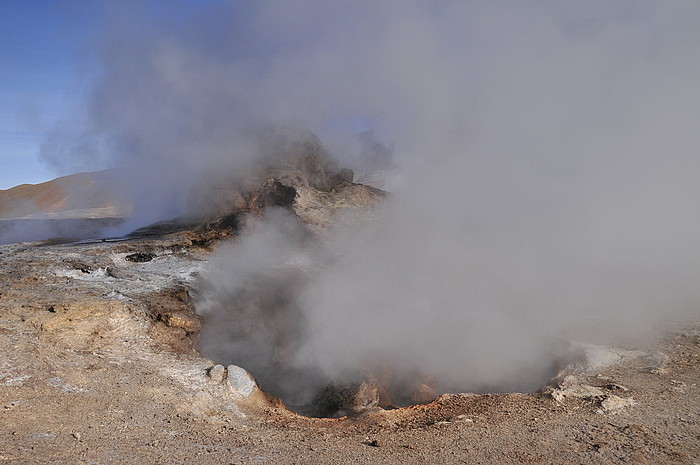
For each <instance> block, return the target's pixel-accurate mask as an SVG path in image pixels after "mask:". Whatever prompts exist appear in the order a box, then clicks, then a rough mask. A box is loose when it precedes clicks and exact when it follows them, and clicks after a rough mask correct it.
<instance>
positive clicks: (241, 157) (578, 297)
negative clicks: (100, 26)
mask: <svg viewBox="0 0 700 465" xmlns="http://www.w3.org/2000/svg"><path fill="white" fill-rule="evenodd" d="M205 10H206V11H197V12H194V13H191V14H187V15H184V14H183V17H178V18H170V20H169V21H162V22H160V23H156V24H148V25H147V26H148V27H145V26H146V25H145V24H141V23H140V22H139V21H138V20H136V21H135V22H134V21H132V18H131V17H128V19H125V17H124V16H122V17H119V18H118V19H117V20H116V21H115V24H114V27H113V29H112V32H111V33H110V36H109V37H108V40H107V44H108V46H107V47H106V51H107V53H106V57H107V60H106V62H105V63H106V65H105V66H106V69H105V75H104V78H103V79H102V81H101V82H100V85H99V87H98V91H97V92H96V94H95V99H94V100H93V113H94V118H93V122H94V127H93V128H91V133H93V134H97V135H98V136H99V137H101V138H103V139H104V140H106V141H107V142H109V143H105V144H102V145H103V146H106V147H111V151H110V156H112V157H113V159H114V160H115V162H118V164H126V165H130V166H134V167H136V168H135V169H134V172H135V173H144V172H145V173H148V174H147V175H146V176H140V175H138V174H134V176H133V178H132V181H133V183H134V186H135V187H133V188H132V191H135V192H138V196H139V198H140V199H144V198H147V199H150V200H151V202H146V203H143V206H144V207H147V208H144V209H142V212H143V213H144V215H145V216H148V217H149V218H152V219H153V217H154V216H158V215H161V216H163V215H165V214H166V213H167V214H172V213H173V211H174V210H177V209H181V208H182V205H184V200H182V201H180V200H179V199H184V198H185V197H186V193H187V192H188V191H189V189H190V187H191V186H192V185H193V184H194V183H197V182H206V180H207V179H208V177H210V176H211V173H214V172H221V171H222V170H231V171H241V170H245V169H248V166H249V165H250V163H253V160H255V157H256V154H257V152H256V150H257V149H256V147H257V145H256V141H255V137H251V134H259V133H260V132H259V131H260V128H262V127H294V128H304V129H308V130H311V131H313V132H315V133H317V134H320V135H321V137H322V138H324V140H325V141H327V143H328V144H329V146H331V147H333V148H334V149H335V151H336V155H338V156H340V157H341V158H342V157H343V156H344V149H343V145H342V143H341V142H342V140H344V139H343V138H344V137H348V136H349V135H350V134H351V132H352V131H354V130H355V129H356V127H355V126H354V125H353V124H350V123H347V122H348V121H356V120H358V119H362V120H364V121H366V122H367V123H369V124H370V125H371V126H372V127H373V128H374V130H375V132H376V134H377V135H378V137H380V138H382V139H384V140H390V141H391V142H392V143H393V147H394V151H395V153H396V154H397V157H399V159H400V163H401V164H402V165H403V168H404V174H403V177H402V183H401V185H400V186H398V187H397V188H396V190H395V191H394V192H393V194H394V195H393V196H392V198H391V200H390V201H389V202H388V203H387V205H386V206H385V207H384V210H383V212H382V218H383V221H382V223H381V225H380V226H377V225H374V226H372V227H358V228H357V229H354V230H343V231H338V232H337V233H336V234H335V236H334V238H333V240H332V243H331V245H330V246H329V247H328V249H329V250H330V251H328V250H326V251H324V252H323V253H320V252H319V256H320V257H322V258H314V260H318V261H317V262H314V263H316V264H317V265H315V266H319V267H322V271H321V272H316V273H311V274H308V275H304V276H307V278H305V279H304V280H303V281H304V283H303V286H301V288H302V289H303V292H298V293H294V295H288V296H287V297H286V298H285V302H287V304H288V311H290V312H294V314H297V313H298V314H300V315H301V316H302V319H303V321H304V328H303V330H300V331H299V332H298V333H297V332H294V334H298V335H299V337H300V339H299V340H298V341H295V343H294V344H293V346H294V351H293V352H291V354H292V359H291V360H289V361H288V363H289V366H299V367H301V366H306V367H308V368H309V370H311V371H313V372H323V373H326V375H327V376H330V377H334V376H339V375H340V374H341V373H346V372H349V371H352V370H356V369H358V367H360V366H361V365H362V364H363V363H365V361H366V360H367V359H368V358H370V359H371V358H373V357H377V355H376V354H383V355H386V356H387V357H390V358H392V359H394V360H395V363H396V364H397V365H406V366H409V367H413V368H419V369H422V370H424V371H429V372H432V373H437V374H438V375H439V376H440V377H442V379H444V380H445V382H446V383H452V384H455V385H459V386H466V387H477V388H478V387H479V386H487V387H488V386H493V385H497V384H499V383H501V382H502V381H503V380H506V381H507V380H509V379H512V377H513V373H520V374H522V371H523V370H525V371H529V372H536V371H537V369H538V368H537V367H541V366H544V365H546V364H548V363H550V362H551V360H552V355H551V354H550V353H549V346H548V343H547V342H545V341H546V336H549V335H560V334H564V333H566V332H572V331H573V329H580V328H584V327H590V328H594V329H596V330H600V329H601V328H605V329H608V330H610V332H613V333H614V332H617V331H623V330H625V329H630V328H631V329H634V330H640V329H642V328H648V327H650V326H653V325H655V324H656V323H657V322H658V320H659V319H661V318H667V317H668V316H671V317H678V316H680V315H695V316H697V312H698V310H697V309H698V303H699V302H700V290H699V289H700V287H698V286H697V282H698V280H699V278H700V247H697V238H698V237H700V209H698V207H697V205H696V203H697V202H696V199H698V198H699V194H700V188H699V187H698V186H699V185H700V184H698V182H697V180H696V177H697V173H698V172H700V170H699V168H700V157H698V149H699V148H700V135H699V134H700V133H699V132H698V131H697V128H696V125H697V121H698V119H699V116H700V114H699V113H700V93H699V92H698V91H697V83H698V82H700V49H699V48H698V47H697V44H698V43H700V29H698V27H697V25H698V24H700V6H699V5H698V3H697V2H694V1H677V2H673V3H663V4H661V3H658V2H651V1H622V2H614V3H610V2H603V1H592V2H583V3H582V2H568V1H565V2H561V1H556V2H555V1H537V2H527V3H523V2H516V1H506V2H482V1H471V2H465V1H446V2H422V1H415V2H413V1H386V2H356V1H352V2H350V1H348V2H345V1H337V2H322V1H311V0H309V1H299V2H287V1H261V2H251V3H246V4H245V5H241V4H238V3H231V4H228V3H227V4H222V3H212V4H211V5H209V6H208V8H206V9H205ZM185 17H186V18H185ZM256 137H257V136H256ZM348 151H349V150H348ZM153 172H157V176H158V181H159V182H157V183H153V182H151V180H152V174H151V173H153ZM280 222H281V223H282V224H284V223H285V221H283V220H280V221H273V222H271V223H270V224H269V225H268V227H269V228H271V229H269V230H268V229H266V227H264V228H262V229H261V231H260V232H257V233H253V236H251V237H250V238H249V239H248V241H250V242H247V243H245V244H248V245H245V244H241V246H240V248H238V249H235V248H234V249H230V251H226V250H222V252H221V253H222V254H231V255H227V256H228V260H227V259H225V258H223V259H220V260H219V261H215V262H214V265H213V266H214V268H213V269H212V271H213V272H216V271H217V270H218V271H221V272H226V273H227V274H225V275H221V276H225V278H224V277H219V278H213V279H216V283H215V284H212V285H211V286H210V287H209V289H210V290H211V292H212V293H214V294H212V295H209V296H207V299H208V301H209V302H210V305H208V306H207V305H203V307H202V309H203V311H204V312H205V313H206V314H207V316H208V317H209V318H210V321H216V320H217V318H228V317H223V316H222V315H224V313H218V312H226V311H227V306H226V305H225V304H224V302H225V301H226V299H227V298H229V297H231V295H238V294H236V293H233V294H231V293H232V292H233V291H232V290H231V289H238V288H237V287H236V286H239V285H240V279H241V276H249V275H251V274H254V273H253V271H251V270H258V269H266V270H269V269H274V267H272V268H270V266H271V265H270V263H269V262H268V260H269V259H270V256H269V252H270V250H277V251H278V252H279V254H280V255H281V256H286V254H287V252H288V251H289V250H296V248H298V247H299V244H298V241H297V239H296V237H297V236H296V235H294V234H292V238H293V239H292V240H291V243H289V242H286V241H287V239H285V237H286V236H285V235H282V234H278V233H275V232H274V231H276V230H278V229H279V227H280V226H279V223H280ZM266 224H267V223H266ZM283 229H284V228H283ZM270 231H272V232H270ZM254 243H259V244H264V245H263V246H258V247H253V246H252V245H250V244H254ZM247 247H250V248H247ZM270 247H271V249H270ZM227 250H229V249H227ZM236 250H237V251H236ZM290 253H291V252H290ZM329 254H330V256H331V257H332V258H328V256H329ZM312 255H313V254H312ZM226 263H228V265H226ZM243 265H245V266H243ZM217 267H218V268H217ZM266 273H267V272H265V273H263V274H264V275H265V276H268V275H267V274H266ZM273 274H274V273H273ZM285 276H286V277H284V278H281V279H282V281H281V282H285V280H286V279H289V277H288V276H287V275H285ZM225 279H230V286H233V287H231V288H227V286H226V284H225V283H226V281H225ZM205 288H206V287H205ZM217 293H218V294H217ZM212 302H214V303H218V305H214V304H212ZM217 315H218V316H217ZM248 315H249V314H248V313H246V314H245V315H242V316H241V318H242V320H240V321H239V320H236V321H235V322H233V323H232V325H233V326H232V330H231V331H232V332H233V333H238V332H240V326H241V325H250V324H253V325H254V324H255V318H257V315H256V313H255V311H252V310H251V313H250V318H252V320H251V319H249V318H248ZM227 334H228V333H227V332H225V331H222V332H217V334H216V335H215V336H216V339H214V341H216V342H209V343H208V345H211V344H226V343H228V342H229V341H230V339H229V338H228V336H227ZM261 337H263V336H261ZM222 347H223V346H222ZM258 349H259V350H261V353H263V352H262V350H263V349H262V346H261V347H259V348H258ZM239 350H240V347H236V348H235V350H234V351H232V352H231V353H230V355H231V356H234V357H235V356H236V354H235V353H233V352H235V351H239ZM222 356H223V355H222ZM261 358H264V357H261ZM254 359H255V357H252V358H251V360H254ZM248 368H250V369H251V370H252V371H253V373H254V374H255V367H248ZM516 376H518V375H516ZM525 384H526V385H527V386H530V385H529V384H528V383H525ZM466 387H465V388H466Z"/></svg>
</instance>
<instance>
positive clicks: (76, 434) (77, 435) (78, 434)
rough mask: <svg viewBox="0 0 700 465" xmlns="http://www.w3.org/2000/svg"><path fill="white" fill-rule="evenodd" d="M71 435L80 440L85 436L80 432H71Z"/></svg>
mask: <svg viewBox="0 0 700 465" xmlns="http://www.w3.org/2000/svg"><path fill="white" fill-rule="evenodd" d="M71 436H73V437H74V438H75V439H77V440H78V441H80V438H82V437H83V436H82V435H81V434H80V433H71Z"/></svg>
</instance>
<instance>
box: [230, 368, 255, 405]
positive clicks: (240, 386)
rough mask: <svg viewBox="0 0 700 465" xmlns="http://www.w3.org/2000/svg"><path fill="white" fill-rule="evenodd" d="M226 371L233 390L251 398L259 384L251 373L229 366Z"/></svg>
mask: <svg viewBox="0 0 700 465" xmlns="http://www.w3.org/2000/svg"><path fill="white" fill-rule="evenodd" d="M226 369H227V370H228V384H229V386H230V387H231V389H233V390H234V391H235V392H237V393H239V394H241V395H244V396H246V397H248V396H250V395H251V394H252V393H253V391H254V390H255V388H256V387H257V383H256V382H255V379H254V378H253V377H252V376H251V375H250V373H248V372H247V371H245V370H244V369H243V368H241V367H239V366H236V365H229V366H228V367H227V368H226Z"/></svg>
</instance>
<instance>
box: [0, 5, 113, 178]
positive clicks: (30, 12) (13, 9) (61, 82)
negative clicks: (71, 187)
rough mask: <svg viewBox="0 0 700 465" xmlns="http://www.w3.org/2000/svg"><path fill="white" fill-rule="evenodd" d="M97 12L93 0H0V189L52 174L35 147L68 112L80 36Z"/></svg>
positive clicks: (90, 28) (98, 17) (93, 24)
mask: <svg viewBox="0 0 700 465" xmlns="http://www.w3.org/2000/svg"><path fill="white" fill-rule="evenodd" d="M102 18H103V16H102V14H101V11H100V4H99V3H97V2H87V1H82V0H80V1H60V0H32V1H26V0H2V1H0V44H2V45H1V46H0V189H7V188H9V187H12V186H15V185H18V184H23V183H37V182H42V181H46V180H49V179H51V178H53V177H55V176H56V175H57V173H55V172H54V171H53V170H52V169H50V168H49V167H48V166H47V165H45V164H44V163H43V162H41V160H40V158H39V149H40V146H41V143H42V141H43V140H44V138H45V134H46V133H47V131H48V129H49V128H50V127H51V125H52V124H55V122H56V121H58V120H59V119H61V118H65V117H66V115H68V114H70V112H68V111H67V110H68V106H69V104H70V102H71V101H72V100H71V97H72V94H74V93H76V91H77V84H78V83H77V80H76V78H77V76H79V73H80V72H81V71H83V72H84V71H85V70H84V69H81V68H84V67H85V66H86V64H85V63H86V62H85V60H84V58H85V54H86V53H87V50H86V43H87V41H86V38H88V37H89V36H90V35H91V34H92V33H94V31H95V30H96V28H99V27H100V24H101V22H102Z"/></svg>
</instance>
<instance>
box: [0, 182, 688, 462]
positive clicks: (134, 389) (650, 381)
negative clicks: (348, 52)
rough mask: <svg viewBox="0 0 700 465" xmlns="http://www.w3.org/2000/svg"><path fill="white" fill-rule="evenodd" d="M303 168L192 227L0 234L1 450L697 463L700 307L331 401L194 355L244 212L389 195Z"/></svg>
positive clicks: (322, 220) (317, 224)
mask: <svg viewBox="0 0 700 465" xmlns="http://www.w3.org/2000/svg"><path fill="white" fill-rule="evenodd" d="M321 172H322V170H321ZM317 174H318V173H317ZM322 174H323V173H322ZM321 178H323V179H326V177H325V176H321V177H320V178H318V179H321ZM312 184H314V183H309V182H308V181H306V180H304V179H302V178H298V177H297V178H295V177H293V176H291V177H290V176H286V177H285V176H281V177H277V178H274V179H272V178H271V179H268V180H264V181H262V182H261V184H260V186H262V187H260V188H259V189H258V190H257V191H254V194H253V195H248V194H244V195H242V196H239V197H236V198H239V200H240V202H239V204H240V205H239V206H238V207H237V208H238V210H236V211H237V213H234V214H231V215H229V216H223V217H219V219H218V220H215V221H210V222H208V223H207V222H200V223H199V224H198V225H196V226H193V225H192V224H187V225H184V224H180V225H178V223H177V222H175V223H170V224H161V225H158V226H156V227H153V228H150V229H147V230H142V231H141V232H140V233H139V234H137V235H136V236H134V237H131V238H121V239H119V240H116V239H115V240H104V241H102V240H94V241H83V242H72V243H60V242H58V243H57V242H55V241H54V242H51V241H44V242H33V243H15V244H8V245H3V246H0V344H1V345H0V347H2V348H3V349H2V350H3V354H2V359H0V416H1V418H2V425H3V428H2V429H0V463H13V464H14V463H26V464H33V463H71V464H75V463H86V464H87V463H90V464H117V463H134V464H142V463H163V464H166V463H201V464H207V463H211V464H222V463H242V464H243V463H245V464H247V463H279V464H292V463H297V464H316V463H334V464H339V463H348V464H350V463H353V464H377V463H386V464H393V463H436V464H437V463H445V464H452V463H466V464H511V463H513V464H514V463H551V464H553V463H600V464H608V463H610V464H613V463H649V464H664V463H669V464H671V463H674V464H675V463H677V464H695V463H700V326H699V325H698V322H693V321H689V322H687V323H686V324H683V325H675V326H673V327H669V328H667V329H666V330H665V334H664V337H663V338H661V339H658V340H656V339H647V340H646V341H645V342H643V343H642V342H633V343H632V342H627V343H625V346H624V347H608V346H600V345H592V344H583V343H582V344H579V345H578V346H576V347H575V351H576V354H577V356H576V358H575V359H574V361H573V362H572V363H571V364H569V365H568V366H567V367H565V368H564V370H563V371H562V372H561V373H560V374H559V375H558V376H557V377H556V378H553V379H552V380H551V381H550V383H549V384H548V385H547V386H543V388H542V390H541V391H539V392H536V393H530V394H524V393H506V394H482V395H476V394H470V393H462V394H445V395H442V396H440V397H438V398H437V399H436V400H434V401H433V402H431V403H428V404H425V405H415V406H410V407H405V408H400V409H392V410H382V409H379V408H374V409H369V410H368V411H367V412H365V413H364V414H360V415H356V416H350V417H341V418H308V417H304V416H300V415H297V414H295V413H292V412H290V411H288V410H286V409H285V408H284V407H283V405H282V404H281V403H280V402H279V401H278V400H276V399H275V398H273V397H272V396H269V395H267V394H265V393H264V392H262V391H261V390H260V389H259V388H258V387H257V386H256V385H255V383H254V382H253V381H252V380H251V379H250V378H249V377H248V375H247V374H246V373H245V372H243V371H241V370H238V369H236V367H234V366H229V367H228V369H225V368H224V367H222V366H217V364H216V362H215V361H212V360H208V359H206V358H204V357H202V356H201V355H200V354H199V353H198V352H197V351H196V349H195V343H196V339H197V335H198V334H199V332H200V331H201V329H202V325H206V324H207V321H205V320H203V319H202V318H201V317H200V316H199V315H197V314H196V313H195V311H194V307H193V298H192V297H191V295H192V293H193V292H196V290H195V289H194V287H193V286H195V283H196V280H197V276H198V274H199V273H200V272H201V271H202V269H203V268H204V266H205V265H206V263H207V261H208V260H209V257H210V256H211V253H212V250H215V249H216V248H217V247H219V246H220V245H221V244H223V243H225V242H226V241H235V240H236V236H237V234H238V229H239V228H240V227H241V226H240V225H241V223H242V222H243V223H244V222H245V221H255V218H256V217H257V215H259V214H260V212H261V211H264V210H265V209H266V208H268V207H269V206H283V207H286V208H290V209H291V210H292V211H293V212H294V213H295V214H296V215H297V216H298V217H299V218H300V219H301V220H302V221H303V222H304V224H305V225H306V226H307V227H308V228H309V230H310V231H311V232H312V233H314V234H323V231H324V228H326V227H327V226H328V224H330V223H332V222H336V221H343V220H346V221H347V219H348V218H351V217H352V215H357V214H362V212H363V211H365V210H366V208H367V207H368V206H369V205H372V204H373V203H375V202H377V201H378V200H379V199H380V198H381V197H382V195H383V194H382V193H381V192H380V191H377V190H376V189H371V188H367V187H365V186H362V185H359V184H352V183H349V182H347V181H346V180H343V179H340V178H338V179H336V180H335V181H333V182H330V184H328V185H325V186H319V185H318V183H315V184H316V185H317V187H318V188H315V187H313V185H312ZM290 189H291V190H290ZM291 194H293V195H291ZM584 342H585V341H584ZM572 350H574V349H572ZM252 375H253V376H254V375H255V373H252Z"/></svg>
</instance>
